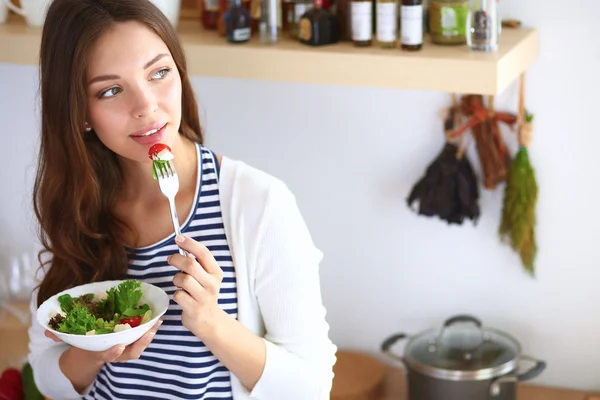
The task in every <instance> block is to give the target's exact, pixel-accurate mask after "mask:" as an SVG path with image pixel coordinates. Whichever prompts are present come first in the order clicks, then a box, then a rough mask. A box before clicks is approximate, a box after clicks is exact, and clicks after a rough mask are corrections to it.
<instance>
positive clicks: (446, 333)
mask: <svg viewBox="0 0 600 400" xmlns="http://www.w3.org/2000/svg"><path fill="white" fill-rule="evenodd" d="M520 352H521V349H520V345H519V343H518V342H517V341H516V340H515V339H513V338H512V337H511V336H509V335H508V334H506V333H504V332H501V331H498V330H495V329H490V328H484V327H483V326H482V324H481V322H480V321H479V320H478V319H477V318H475V317H472V316H468V315H458V316H455V317H452V318H450V319H448V320H447V321H446V322H445V323H444V326H443V327H442V329H435V330H430V331H427V332H424V333H422V334H420V335H417V336H416V337H413V338H412V339H411V340H410V342H409V343H408V344H407V347H406V349H405V359H406V361H407V363H408V364H409V365H410V366H411V367H413V368H415V369H417V370H419V371H420V372H422V373H424V374H426V375H429V376H434V377H438V378H443V379H452V380H477V379H489V378H492V377H497V376H500V375H503V374H506V373H507V372H510V371H512V370H513V369H515V368H516V363H517V357H518V356H519V354H520Z"/></svg>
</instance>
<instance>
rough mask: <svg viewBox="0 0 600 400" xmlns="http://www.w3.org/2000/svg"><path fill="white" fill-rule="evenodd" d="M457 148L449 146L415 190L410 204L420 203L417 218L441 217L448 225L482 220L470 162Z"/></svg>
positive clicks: (444, 149)
mask: <svg viewBox="0 0 600 400" xmlns="http://www.w3.org/2000/svg"><path fill="white" fill-rule="evenodd" d="M459 153H462V152H461V150H460V149H459V148H458V146H457V145H455V144H453V143H448V142H447V143H446V145H445V146H444V148H443V149H442V151H441V152H440V153H439V155H438V156H437V157H436V158H435V160H433V162H431V164H429V166H428V167H427V170H426V172H425V175H424V176H423V177H422V178H421V179H420V180H419V181H418V182H417V183H416V184H415V185H414V187H413V188H412V190H411V192H410V194H409V196H408V199H407V203H408V206H409V207H410V208H412V205H413V203H414V202H415V201H418V202H419V207H418V209H417V210H416V211H417V213H418V214H420V215H425V216H428V217H432V216H438V217H439V218H441V219H442V220H444V221H446V222H448V224H458V225H462V223H463V221H464V220H465V219H470V220H472V221H473V222H476V221H477V219H478V218H479V203H478V201H479V188H478V186H477V178H476V177H475V173H474V172H473V168H472V167H471V163H470V162H469V159H468V158H467V157H466V156H465V155H464V154H463V155H462V156H460V154H459Z"/></svg>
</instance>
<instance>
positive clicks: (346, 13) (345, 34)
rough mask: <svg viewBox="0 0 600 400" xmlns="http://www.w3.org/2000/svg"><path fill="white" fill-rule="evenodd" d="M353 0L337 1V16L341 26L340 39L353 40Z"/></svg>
mask: <svg viewBox="0 0 600 400" xmlns="http://www.w3.org/2000/svg"><path fill="white" fill-rule="evenodd" d="M351 3H352V0H336V1H335V13H334V15H335V17H336V18H337V20H338V26H339V27H340V41H344V42H350V41H351V40H352V15H351V11H350V4H351Z"/></svg>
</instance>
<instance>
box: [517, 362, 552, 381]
mask: <svg viewBox="0 0 600 400" xmlns="http://www.w3.org/2000/svg"><path fill="white" fill-rule="evenodd" d="M521 359H526V360H529V361H532V362H534V363H535V364H534V365H533V367H531V368H530V369H528V370H527V371H525V372H523V373H521V374H517V379H518V380H519V381H528V380H530V379H533V378H536V377H537V376H538V375H539V374H541V373H542V372H543V371H544V370H545V369H546V363H545V362H544V361H541V360H537V359H535V358H533V357H529V356H521Z"/></svg>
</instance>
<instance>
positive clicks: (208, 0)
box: [204, 0, 219, 11]
mask: <svg viewBox="0 0 600 400" xmlns="http://www.w3.org/2000/svg"><path fill="white" fill-rule="evenodd" d="M204 9H205V10H206V11H219V0H204Z"/></svg>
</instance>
